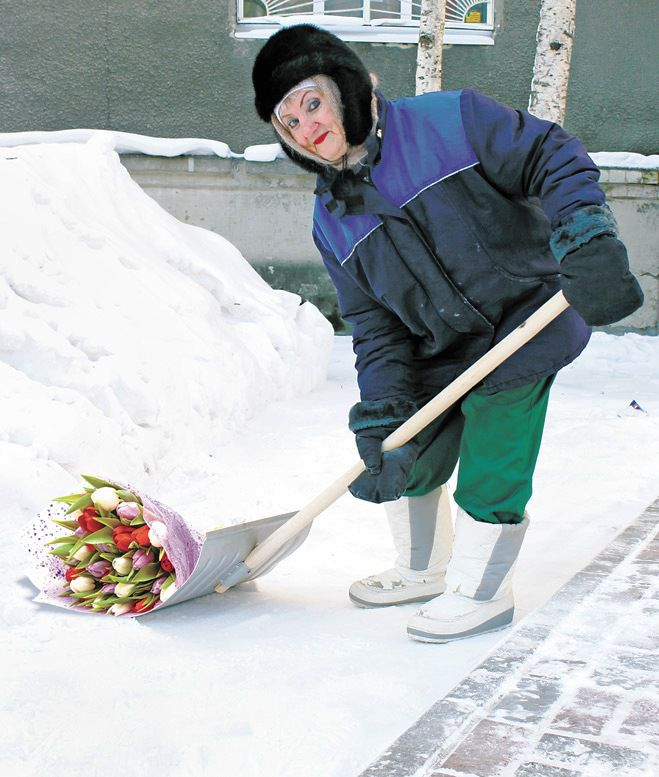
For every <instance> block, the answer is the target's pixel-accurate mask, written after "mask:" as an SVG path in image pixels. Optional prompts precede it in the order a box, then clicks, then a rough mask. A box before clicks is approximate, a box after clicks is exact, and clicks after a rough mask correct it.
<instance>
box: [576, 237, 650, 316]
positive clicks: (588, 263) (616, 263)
mask: <svg viewBox="0 0 659 777" xmlns="http://www.w3.org/2000/svg"><path fill="white" fill-rule="evenodd" d="M561 286H562V288H563V294H565V299H567V301H568V302H569V303H570V305H572V307H573V308H574V309H575V310H576V311H577V313H579V315H580V316H581V317H582V318H583V320H584V321H585V322H586V323H587V324H590V325H591V326H603V325H604V324H613V323H615V322H616V321H620V319H622V318H625V316H629V315H631V314H632V313H633V312H634V311H635V310H637V309H638V308H640V307H641V305H642V304H643V292H642V291H641V287H640V286H639V284H638V281H637V280H636V278H635V277H634V276H633V275H632V274H631V272H630V271H629V260H628V258H627V250H626V249H625V246H624V245H623V244H622V243H621V242H620V240H618V239H617V238H616V237H613V235H598V236H597V237H594V238H592V239H591V240H590V241H588V242H587V243H585V244H584V245H582V246H580V247H579V248H577V249H576V250H574V251H571V252H570V253H569V254H567V256H565V258H564V259H563V261H562V262H561Z"/></svg>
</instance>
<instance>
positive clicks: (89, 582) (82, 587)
mask: <svg viewBox="0 0 659 777" xmlns="http://www.w3.org/2000/svg"><path fill="white" fill-rule="evenodd" d="M95 587H96V580H94V578H93V577H89V576H88V575H80V577H76V578H74V579H73V580H71V582H70V583H69V588H70V589H71V590H72V591H74V592H75V593H77V594H82V593H85V591H93V590H94V588H95Z"/></svg>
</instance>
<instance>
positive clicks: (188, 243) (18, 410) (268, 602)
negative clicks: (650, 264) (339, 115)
mask: <svg viewBox="0 0 659 777" xmlns="http://www.w3.org/2000/svg"><path fill="white" fill-rule="evenodd" d="M0 166H1V170H2V175H1V176H0V213H1V214H2V224H1V225H0V245H1V247H2V251H1V252H0V262H1V263H2V265H3V272H2V280H1V281H0V307H1V308H2V315H1V316H0V327H1V328H2V335H1V338H0V355H1V357H2V358H1V359H0V373H1V378H0V392H1V394H0V399H1V401H0V418H1V423H0V430H1V431H0V499H1V500H2V505H3V521H4V527H5V531H4V533H3V540H4V541H3V543H2V545H1V546H0V569H1V570H2V581H3V585H4V590H5V595H4V597H3V598H2V600H1V601H0V623H1V624H2V628H1V629H0V646H1V648H0V654H1V655H2V657H3V661H2V662H1V663H0V683H1V684H2V687H3V704H2V707H0V732H1V733H0V750H1V751H2V753H3V762H4V764H5V770H6V771H7V772H11V773H12V774H16V775H21V776H22V775H35V777H36V775H43V774H54V773H58V774H59V773H62V772H64V770H65V769H70V768H72V767H73V768H77V769H80V768H82V769H83V770H84V772H85V773H86V774H87V775H89V777H96V775H98V776H99V777H100V775H105V774H106V773H107V770H108V763H110V764H111V769H112V771H113V772H115V773H117V774H121V775H123V776H124V777H133V775H134V776H135V777H137V776H138V775H140V776H141V775H143V774H144V773H146V772H147V771H148V772H153V773H157V774H160V775H163V777H164V776H166V777H170V776H171V777H174V776H175V775H181V774H210V773H222V774H234V773H235V774H238V773H239V774H241V775H243V777H308V775H309V774H314V775H315V777H352V776H353V775H357V774H358V773H359V772H360V771H361V770H362V769H364V768H365V767H366V766H367V765H368V764H369V763H370V762H371V761H372V760H374V759H375V758H376V757H377V756H378V755H379V754H380V753H381V752H382V751H384V750H385V749H386V747H387V746H388V745H389V744H390V743H391V742H392V740H394V739H395V738H396V737H397V736H398V735H399V734H400V733H401V732H402V731H403V730H404V729H405V728H407V727H408V726H409V725H410V724H411V723H412V722H413V721H414V720H416V718H417V717H418V716H419V715H421V714H422V713H423V712H425V710H426V709H427V708H428V707H429V706H430V705H431V704H432V703H433V702H434V701H436V700H437V699H438V698H440V697H441V696H442V695H444V694H445V693H447V692H448V691H449V690H450V689H451V688H452V687H453V686H454V685H455V684H456V683H458V682H459V681H460V680H461V679H462V678H464V677H465V676H466V675H467V674H468V673H469V672H470V670H471V669H473V668H474V667H475V666H477V665H478V664H479V663H480V662H481V661H482V660H483V658H484V657H485V656H486V655H487V654H488V653H489V652H490V651H492V650H494V649H496V646H497V644H499V642H500V641H501V640H503V639H505V638H506V632H501V633H495V634H490V635H485V636H482V637H479V638H475V639H470V640H465V641H462V642H459V643H455V644H453V645H428V644H422V643H416V642H412V641H410V640H409V639H408V638H407V637H406V635H405V624H406V620H407V618H408V617H409V615H411V614H412V612H413V611H414V606H408V607H402V608H384V609H378V610H361V609H357V608H355V607H353V606H352V605H351V604H350V603H349V601H348V598H347V593H346V591H347V587H348V585H349V584H350V582H351V581H352V580H353V579H356V578H358V577H361V576H363V575H366V574H370V573H372V572H374V571H377V570H379V569H383V568H385V567H386V566H388V565H389V564H390V562H391V560H392V548H391V546H390V540H389V538H388V532H387V529H386V522H385V520H384V514H383V511H382V508H380V507H378V506H376V505H370V504H366V503H361V502H359V501H358V500H355V499H352V498H351V497H349V496H344V497H342V498H341V499H340V500H339V501H338V502H337V503H336V504H334V505H333V506H332V507H331V508H330V509H328V510H327V511H326V512H325V513H324V514H323V515H321V516H320V517H319V518H317V519H316V521H315V523H314V526H313V528H312V531H311V534H310V536H309V538H308V539H307V541H306V542H305V543H304V544H303V545H302V546H301V547H300V548H299V549H298V550H297V551H296V553H294V554H293V555H292V556H291V557H290V558H288V559H286V560H285V561H283V562H282V563H281V564H280V565H279V566H277V567H276V568H275V569H274V570H273V571H272V572H271V573H270V574H268V575H266V576H264V577H262V578H260V579H259V580H258V581H256V582H253V583H248V584H245V585H243V586H241V587H239V588H236V589H233V590H230V591H229V592H227V593H226V594H223V595H221V596H220V595H210V596H207V597H204V598H201V599H197V600H194V601H193V602H190V603H187V604H183V605H181V606H177V607H172V608H170V609H168V610H163V611H162V612H160V613H158V612H156V613H154V614H152V615H149V616H145V617H144V618H142V619H139V620H136V621H133V620H126V619H117V618H112V617H102V616H94V615H82V614H79V613H73V612H64V611H62V610H60V609H57V608H53V607H48V606H45V605H37V604H35V603H33V602H32V601H31V600H32V597H33V596H34V595H35V593H36V592H35V589H34V588H33V586H32V585H31V584H30V582H29V581H28V580H27V578H26V576H25V565H26V558H25V555H24V553H23V551H22V548H21V547H20V544H19V541H18V534H19V530H20V528H21V527H22V526H23V525H24V524H25V523H26V522H27V521H29V520H30V519H31V518H32V515H33V514H34V512H36V510H38V509H39V508H41V507H43V506H44V505H45V503H46V502H47V501H48V499H49V498H50V497H52V496H55V495H58V494H61V493H67V492H68V491H69V489H70V488H71V486H72V485H75V484H76V482H77V480H76V477H75V476H76V473H78V472H80V471H86V472H92V473H96V474H99V475H105V476H107V477H113V478H116V479H118V480H127V481H129V482H133V483H134V484H136V485H139V486H141V487H142V488H143V489H144V490H145V491H146V492H147V493H151V495H152V496H154V497H156V498H157V499H159V500H161V501H163V502H165V503H167V504H169V505H171V506H172V507H173V508H174V509H176V510H178V512H180V513H181V514H182V515H183V516H184V517H186V519H188V520H189V521H190V523H192V524H193V525H194V526H195V527H196V528H199V529H201V530H204V529H209V528H212V527H214V526H216V525H218V524H226V523H235V522H239V521H244V520H252V519H255V518H260V517H264V516H266V515H272V514H276V513H282V512H286V511H290V510H293V509H297V508H299V507H302V506H303V505H304V504H305V503H306V502H308V501H309V500H311V499H312V498H313V497H314V496H315V495H316V494H317V493H319V492H320V491H321V490H323V489H324V488H325V487H326V486H327V485H328V484H329V483H331V482H333V481H334V480H335V479H336V477H337V476H338V475H339V474H340V473H341V472H343V471H344V470H346V469H348V467H349V466H351V465H352V464H353V463H354V461H355V459H356V451H355V448H354V441H353V439H352V435H351V434H350V432H349V431H348V430H347V425H346V418H347V411H348V408H349V407H350V405H351V404H352V403H353V402H355V401H356V400H357V398H358V397H357V388H356V381H355V376H354V369H353V360H354V357H353V355H352V352H351V346H350V341H349V339H348V338H341V337H334V338H332V337H331V335H330V332H329V330H328V326H327V324H326V322H325V321H324V320H323V319H322V318H321V317H320V316H319V314H318V312H317V311H316V310H315V308H313V307H312V306H310V305H308V304H307V305H302V306H300V305H299V300H297V298H295V297H294V296H293V295H289V294H286V293H282V292H273V291H272V290H270V289H269V287H267V286H266V285H265V284H264V283H263V282H261V281H260V279H259V278H258V276H256V274H255V273H254V272H253V271H252V270H251V269H250V268H249V266H248V265H247V263H246V262H245V261H244V260H243V259H242V257H241V256H240V255H239V254H238V252H237V251H236V249H235V248H233V247H232V246H231V245H230V244H228V243H227V242H226V241H225V240H223V239H222V238H220V237H218V236H217V235H213V234H211V233H208V232H205V231H204V230H201V229H197V228H194V227H190V226H186V225H183V224H180V223H178V222H176V221H175V220H174V219H173V218H171V217H170V216H168V215H167V214H165V213H164V212H163V211H162V210H161V209H160V208H159V207H158V206H157V205H156V204H155V203H154V202H152V201H151V200H150V199H149V198H148V197H147V196H146V195H144V194H143V193H142V192H141V190H139V188H138V187H137V186H136V185H134V184H133V183H132V181H131V180H130V178H129V177H128V175H127V173H126V172H125V170H124V169H123V168H122V167H121V165H120V163H119V161H118V159H117V156H116V153H115V152H114V151H113V150H112V144H111V143H108V142H106V141H105V139H104V138H102V137H101V138H98V137H93V138H91V139H90V140H89V141H88V142H86V143H84V144H81V143H72V144H45V145H30V146H22V147H17V148H13V149H7V148H5V149H2V150H0ZM236 303H239V304H236ZM137 335H139V336H137ZM330 348H331V352H329V349H330ZM328 358H329V367H328V370H327V373H326V375H327V378H326V380H325V379H324V376H325V371H326V365H327V359H328ZM632 400H636V402H637V403H638V404H639V405H640V406H641V407H642V408H644V410H646V411H647V412H646V414H644V413H641V412H640V411H630V410H628V406H629V403H630V402H631V401H632ZM658 461H659V338H656V337H644V336H640V335H636V334H626V335H624V336H619V337H615V336H612V335H605V334H602V333H598V334H596V335H594V337H593V339H592V342H591V344H590V345H589V346H588V348H587V349H586V351H585V352H584V354H583V355H582V356H581V357H580V358H579V359H578V360H577V361H576V362H575V363H574V364H573V365H571V366H570V367H568V368H566V369H565V370H563V371H562V372H561V373H560V375H559V377H558V379H557V382H556V384H555V388H554V390H553V395H552V400H551V403H550V409H549V414H548V419H547V428H546V434H545V442H544V446H543V449H542V452H541V455H540V459H539V462H538V467H537V474H536V488H535V493H534V496H533V499H532V501H531V504H530V506H529V511H530V513H531V521H532V522H531V527H530V529H529V532H528V534H527V540H526V541H525V545H524V548H523V550H522V554H521V557H520V560H519V564H518V569H517V574H516V595H517V604H518V610H517V618H518V619H520V618H523V617H524V616H525V615H527V614H529V613H531V612H532V611H533V610H534V609H535V608H537V607H538V606H539V605H541V604H542V603H544V602H545V601H546V600H547V599H548V598H549V596H550V595H551V594H552V593H553V592H554V591H555V590H556V589H557V588H558V587H560V586H561V585H562V584H563V583H564V582H565V581H567V580H568V579H569V578H570V577H571V576H572V575H573V574H574V573H575V572H576V571H578V570H579V569H581V568H582V567H583V566H584V565H585V564H586V563H587V562H588V561H589V560H590V559H591V558H592V557H593V556H595V555H596V554H597V553H598V552H599V551H600V550H601V549H602V548H603V547H605V546H606V545H607V543H608V542H609V541H610V540H611V539H612V538H613V537H614V536H615V534H617V533H618V532H619V531H620V530H621V529H622V528H624V527H625V526H626V525H627V524H628V523H629V522H630V521H631V520H632V519H633V518H634V517H635V516H636V515H637V514H638V513H639V512H640V510H641V509H643V508H644V507H645V506H646V505H647V504H648V503H649V502H650V501H652V500H653V499H654V498H655V497H656V496H657V493H656V491H657V462H658Z"/></svg>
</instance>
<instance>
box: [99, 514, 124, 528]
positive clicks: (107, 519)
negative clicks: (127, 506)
mask: <svg viewBox="0 0 659 777" xmlns="http://www.w3.org/2000/svg"><path fill="white" fill-rule="evenodd" d="M94 520H95V521H98V522H99V523H102V524H103V525H104V526H109V527H110V528H111V529H114V528H115V527H116V526H119V524H120V523H121V521H120V520H119V519H118V518H115V517H114V516H113V515H98V516H96V518H94Z"/></svg>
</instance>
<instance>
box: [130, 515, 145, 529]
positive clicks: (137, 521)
mask: <svg viewBox="0 0 659 777" xmlns="http://www.w3.org/2000/svg"><path fill="white" fill-rule="evenodd" d="M145 523H146V521H145V520H144V518H142V516H141V515H136V516H135V517H134V518H132V519H131V522H130V524H129V526H144V524H145Z"/></svg>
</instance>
